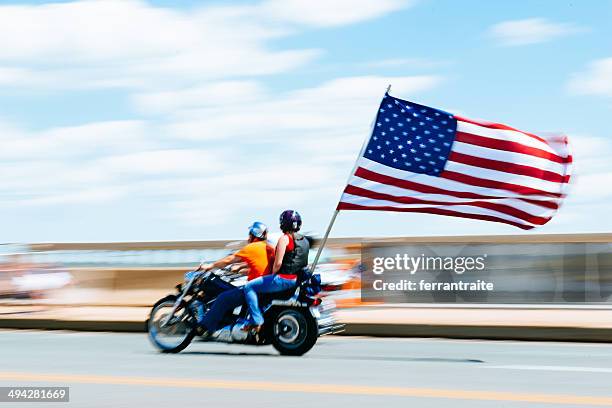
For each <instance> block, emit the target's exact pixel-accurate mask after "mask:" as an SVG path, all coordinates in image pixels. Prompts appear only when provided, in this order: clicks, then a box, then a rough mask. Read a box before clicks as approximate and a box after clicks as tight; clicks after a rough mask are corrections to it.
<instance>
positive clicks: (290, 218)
mask: <svg viewBox="0 0 612 408" xmlns="http://www.w3.org/2000/svg"><path fill="white" fill-rule="evenodd" d="M279 221H280V229H281V231H283V232H296V231H299V230H300V227H301V226H302V217H301V216H300V213H298V212H297V211H293V210H285V211H283V212H282V213H281V215H280V217H279Z"/></svg>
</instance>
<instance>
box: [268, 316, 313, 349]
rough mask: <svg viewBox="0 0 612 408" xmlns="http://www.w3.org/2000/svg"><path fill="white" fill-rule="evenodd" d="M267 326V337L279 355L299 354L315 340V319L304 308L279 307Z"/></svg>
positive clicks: (310, 346)
mask: <svg viewBox="0 0 612 408" xmlns="http://www.w3.org/2000/svg"><path fill="white" fill-rule="evenodd" d="M270 317H271V318H270V319H269V322H270V324H269V325H268V324H266V326H267V332H268V333H267V335H268V338H270V339H271V340H272V345H273V346H274V348H275V349H276V350H278V352H279V353H280V354H281V355H284V356H301V355H304V354H306V353H307V352H308V351H309V350H310V349H311V348H312V347H313V346H314V345H315V343H316V342H317V339H318V337H319V331H318V327H317V321H316V320H315V318H314V317H312V316H311V315H310V313H309V312H308V310H306V309H280V310H277V311H275V312H274V313H273V314H272V315H271V316H270Z"/></svg>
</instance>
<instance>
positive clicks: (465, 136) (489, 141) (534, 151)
mask: <svg viewBox="0 0 612 408" xmlns="http://www.w3.org/2000/svg"><path fill="white" fill-rule="evenodd" d="M455 140H456V141H458V142H462V143H469V144H473V145H476V146H481V147H486V148H489V149H495V150H503V151H506V152H514V153H522V154H528V155H530V156H536V157H540V158H542V159H547V160H550V161H553V162H556V163H562V164H563V163H571V162H572V158H571V156H570V157H561V156H557V155H556V154H553V153H550V152H547V151H546V150H542V149H538V148H536V147H531V146H526V145H524V144H521V143H517V142H511V141H508V140H499V139H493V138H490V137H486V136H479V135H474V134H471V133H465V132H457V136H456V137H455Z"/></svg>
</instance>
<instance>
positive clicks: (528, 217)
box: [344, 185, 550, 225]
mask: <svg viewBox="0 0 612 408" xmlns="http://www.w3.org/2000/svg"><path fill="white" fill-rule="evenodd" d="M344 192H345V193H347V194H352V195H356V196H361V197H367V198H371V199H374V200H385V201H394V202H396V203H400V204H425V205H426V204H431V205H449V206H452V205H471V206H474V207H480V208H486V209H488V210H493V211H497V212H500V213H504V214H508V215H511V216H513V217H516V218H520V219H521V220H523V221H526V222H529V223H531V224H536V225H544V224H546V223H547V222H548V221H550V217H538V216H535V215H533V214H529V213H528V212H525V211H523V210H520V209H518V208H515V207H512V206H510V205H507V204H499V203H492V202H489V201H465V202H449V201H434V200H420V199H418V198H414V197H398V196H394V195H391V194H384V193H378V192H376V191H370V190H366V189H364V188H361V187H355V186H352V185H348V186H346V188H345V189H344Z"/></svg>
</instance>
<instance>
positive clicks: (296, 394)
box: [0, 331, 612, 408]
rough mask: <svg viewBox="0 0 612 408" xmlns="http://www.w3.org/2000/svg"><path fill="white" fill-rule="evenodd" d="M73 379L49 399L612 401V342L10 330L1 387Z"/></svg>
mask: <svg viewBox="0 0 612 408" xmlns="http://www.w3.org/2000/svg"><path fill="white" fill-rule="evenodd" d="M43 385H53V386H70V399H71V401H70V402H69V403H53V404H51V405H48V404H49V403H18V404H17V403H0V408H2V406H7V407H8V406H11V407H12V406H16V407H21V408H26V407H46V406H54V407H58V406H66V407H79V408H80V407H113V408H114V407H147V408H149V407H173V408H178V407H183V406H184V407H215V408H217V407H266V408H271V407H272V408H275V407H291V408H295V407H308V408H313V407H330V406H337V407H342V408H349V407H350V408H357V407H376V408H383V407H384V408H386V407H402V408H404V407H409V406H410V407H453V408H456V407H470V408H477V407H532V406H538V407H539V406H542V407H551V406H562V407H563V406H564V407H572V406H573V407H578V406H612V345H607V344H577V343H535V342H510V341H468V340H466V341H460V340H442V339H379V338H356V337H327V338H322V339H320V340H319V343H317V345H316V346H315V348H314V349H313V350H312V351H310V352H309V353H308V354H307V355H305V356H303V357H281V356H279V355H278V354H277V353H276V352H275V350H274V349H273V348H272V347H259V348H257V347H247V346H236V345H225V344H215V343H212V344H211V343H201V342H196V343H194V344H192V345H191V346H190V347H189V348H187V349H186V350H185V351H184V352H182V353H180V354H176V355H165V354H159V353H157V352H156V351H155V350H154V349H153V347H152V346H151V345H150V344H149V342H148V340H147V338H146V336H145V335H144V334H116V333H80V332H44V331H0V386H43Z"/></svg>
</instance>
